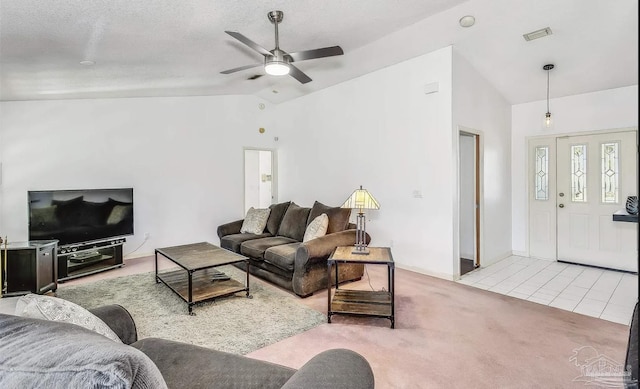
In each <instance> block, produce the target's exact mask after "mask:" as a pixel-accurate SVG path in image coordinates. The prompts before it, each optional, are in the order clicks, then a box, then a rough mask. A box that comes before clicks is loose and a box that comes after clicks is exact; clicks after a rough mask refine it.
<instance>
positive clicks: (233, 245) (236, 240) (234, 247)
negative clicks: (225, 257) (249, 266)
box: [220, 232, 271, 253]
mask: <svg viewBox="0 0 640 389" xmlns="http://www.w3.org/2000/svg"><path fill="white" fill-rule="evenodd" d="M270 236H271V234H269V233H267V232H265V233H262V234H260V235H256V234H231V235H225V236H223V237H222V238H220V247H222V248H223V249H227V250H231V251H233V252H234V253H239V252H240V245H241V244H242V243H244V242H246V241H248V240H252V239H260V238H268V237H270Z"/></svg>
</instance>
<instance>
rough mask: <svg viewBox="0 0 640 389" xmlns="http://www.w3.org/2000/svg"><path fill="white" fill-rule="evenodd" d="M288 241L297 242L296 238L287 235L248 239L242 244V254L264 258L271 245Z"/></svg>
mask: <svg viewBox="0 0 640 389" xmlns="http://www.w3.org/2000/svg"><path fill="white" fill-rule="evenodd" d="M288 243H295V240H293V239H291V238H287V237H286V236H272V237H270V238H260V239H253V240H248V241H246V242H244V243H242V244H241V245H240V254H242V255H246V256H247V257H251V258H253V259H264V252H265V251H266V250H267V249H268V248H269V247H273V246H278V245H281V244H288Z"/></svg>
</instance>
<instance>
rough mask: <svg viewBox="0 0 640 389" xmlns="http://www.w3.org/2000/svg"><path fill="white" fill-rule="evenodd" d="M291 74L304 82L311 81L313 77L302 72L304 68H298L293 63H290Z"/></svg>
mask: <svg viewBox="0 0 640 389" xmlns="http://www.w3.org/2000/svg"><path fill="white" fill-rule="evenodd" d="M289 75H290V76H291V77H293V78H295V79H296V80H298V81H300V83H302V84H306V83H307V82H309V81H311V78H310V77H309V76H307V75H306V74H304V73H302V70H300V69H298V68H297V67H295V66H293V65H292V64H289Z"/></svg>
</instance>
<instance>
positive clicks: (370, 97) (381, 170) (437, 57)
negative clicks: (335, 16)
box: [277, 47, 457, 278]
mask: <svg viewBox="0 0 640 389" xmlns="http://www.w3.org/2000/svg"><path fill="white" fill-rule="evenodd" d="M432 82H438V83H439V92H437V93H433V94H425V93H424V85H425V84H429V83H432ZM277 116H278V117H279V121H278V128H279V131H280V142H279V143H280V149H279V151H278V158H279V171H278V173H279V183H280V185H279V188H280V193H279V197H280V198H281V199H287V200H289V199H290V200H293V201H295V202H296V203H297V204H300V205H303V206H311V205H312V204H313V201H314V200H318V201H320V202H323V203H325V204H327V205H333V206H339V205H341V204H342V203H343V202H344V201H345V199H346V198H347V197H348V196H349V195H350V194H351V193H352V192H353V190H354V189H356V188H357V187H358V186H359V185H362V186H363V187H364V188H366V189H368V190H369V192H370V193H371V194H372V195H373V196H374V197H375V198H376V199H377V200H378V202H379V203H380V210H378V211H368V212H366V217H367V232H369V233H370V234H371V235H372V238H373V241H372V245H376V246H389V245H392V251H393V256H394V260H395V261H396V263H397V264H398V266H399V267H404V268H409V269H413V270H417V271H420V272H424V273H428V274H433V275H437V276H441V277H445V278H451V277H452V258H453V256H452V245H453V243H452V236H453V233H452V228H453V227H452V214H453V212H452V208H453V197H454V196H453V193H452V190H453V188H454V185H453V181H454V179H455V174H454V166H453V160H452V158H451V150H452V125H451V48H450V47H448V48H444V49H441V50H438V51H435V52H433V53H430V54H426V55H422V56H420V57H417V58H414V59H411V60H409V61H406V62H403V63H400V64H398V65H394V66H391V67H388V68H385V69H382V70H379V71H376V72H373V73H370V74H367V75H364V76H361V77H358V78H356V79H353V80H350V81H347V82H344V83H342V84H339V85H336V86H333V87H330V88H327V89H324V90H322V91H318V92H316V93H313V94H311V95H307V96H304V97H301V98H298V99H295V100H292V101H290V102H287V103H282V104H280V105H278V107H277ZM414 191H415V192H418V193H416V194H417V195H418V196H422V197H421V198H416V197H414ZM456 206H457V205H456ZM354 216H355V213H352V220H353V218H354Z"/></svg>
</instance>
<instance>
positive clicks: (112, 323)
mask: <svg viewBox="0 0 640 389" xmlns="http://www.w3.org/2000/svg"><path fill="white" fill-rule="evenodd" d="M89 312H91V313H93V314H94V315H96V316H97V317H98V318H100V319H101V320H102V321H103V322H105V323H106V324H107V325H108V326H109V328H111V330H113V332H115V333H116V335H118V337H119V338H120V340H122V343H124V344H131V343H133V342H135V341H136V340H138V332H137V330H136V323H135V322H134V321H133V318H132V317H131V314H130V313H129V311H127V310H126V309H125V308H124V307H122V306H120V305H116V304H112V305H105V306H102V307H98V308H93V309H89Z"/></svg>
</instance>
